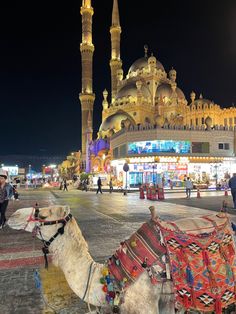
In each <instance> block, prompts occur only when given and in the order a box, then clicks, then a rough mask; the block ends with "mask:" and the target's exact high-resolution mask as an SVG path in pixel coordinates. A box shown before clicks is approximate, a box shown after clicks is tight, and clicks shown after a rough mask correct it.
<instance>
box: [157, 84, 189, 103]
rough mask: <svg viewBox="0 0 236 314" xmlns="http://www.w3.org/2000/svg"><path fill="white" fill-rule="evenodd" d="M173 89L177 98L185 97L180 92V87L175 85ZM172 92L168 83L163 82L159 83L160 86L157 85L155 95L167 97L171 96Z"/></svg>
mask: <svg viewBox="0 0 236 314" xmlns="http://www.w3.org/2000/svg"><path fill="white" fill-rule="evenodd" d="M175 91H176V93H177V96H178V98H180V99H185V96H184V93H183V92H182V90H181V89H180V88H178V87H176V90H175ZM172 94H173V90H172V88H171V85H170V84H167V83H164V84H161V85H160V86H158V87H157V90H156V97H160V98H164V97H168V98H171V95H172Z"/></svg>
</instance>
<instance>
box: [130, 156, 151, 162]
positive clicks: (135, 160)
mask: <svg viewBox="0 0 236 314" xmlns="http://www.w3.org/2000/svg"><path fill="white" fill-rule="evenodd" d="M154 161H155V158H154V157H134V158H129V162H130V163H138V162H154Z"/></svg>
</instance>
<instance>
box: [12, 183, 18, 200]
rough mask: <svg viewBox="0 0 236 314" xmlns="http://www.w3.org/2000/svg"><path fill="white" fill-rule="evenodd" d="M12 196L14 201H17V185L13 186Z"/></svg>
mask: <svg viewBox="0 0 236 314" xmlns="http://www.w3.org/2000/svg"><path fill="white" fill-rule="evenodd" d="M13 196H14V200H15V201H19V193H18V191H17V185H13Z"/></svg>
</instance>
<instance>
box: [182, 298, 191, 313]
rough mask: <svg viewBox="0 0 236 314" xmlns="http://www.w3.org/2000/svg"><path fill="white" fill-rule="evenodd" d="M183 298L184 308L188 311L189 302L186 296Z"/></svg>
mask: <svg viewBox="0 0 236 314" xmlns="http://www.w3.org/2000/svg"><path fill="white" fill-rule="evenodd" d="M183 298H184V302H183V303H184V307H185V308H186V310H188V309H189V308H190V306H191V302H190V300H189V298H188V296H187V295H186V294H184V296H183Z"/></svg>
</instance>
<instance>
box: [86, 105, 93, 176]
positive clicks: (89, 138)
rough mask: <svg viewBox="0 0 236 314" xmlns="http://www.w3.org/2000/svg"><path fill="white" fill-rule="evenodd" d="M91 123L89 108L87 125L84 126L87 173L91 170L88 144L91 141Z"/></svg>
mask: <svg viewBox="0 0 236 314" xmlns="http://www.w3.org/2000/svg"><path fill="white" fill-rule="evenodd" d="M92 125H93V121H92V117H91V110H89V112H88V121H87V127H86V172H87V173H89V172H90V171H91V164H90V151H89V144H90V143H91V141H92V137H93V128H92Z"/></svg>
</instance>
